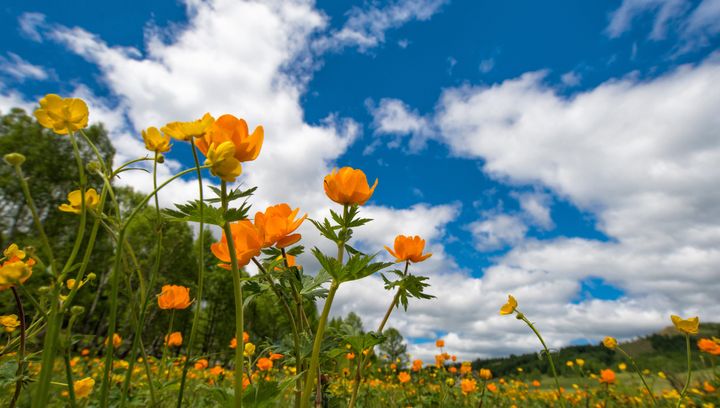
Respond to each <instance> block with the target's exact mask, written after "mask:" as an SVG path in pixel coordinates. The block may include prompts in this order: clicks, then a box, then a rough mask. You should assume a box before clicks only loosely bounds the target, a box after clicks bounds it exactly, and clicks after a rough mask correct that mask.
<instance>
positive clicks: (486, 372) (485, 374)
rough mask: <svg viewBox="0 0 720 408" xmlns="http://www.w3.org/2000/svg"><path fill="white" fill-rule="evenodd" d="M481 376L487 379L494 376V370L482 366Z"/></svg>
mask: <svg viewBox="0 0 720 408" xmlns="http://www.w3.org/2000/svg"><path fill="white" fill-rule="evenodd" d="M479 376H480V378H481V379H483V380H485V381H487V380H489V379H491V378H492V371H490V369H489V368H481V369H480V374H479Z"/></svg>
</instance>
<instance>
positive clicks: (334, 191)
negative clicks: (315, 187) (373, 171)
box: [323, 167, 378, 205]
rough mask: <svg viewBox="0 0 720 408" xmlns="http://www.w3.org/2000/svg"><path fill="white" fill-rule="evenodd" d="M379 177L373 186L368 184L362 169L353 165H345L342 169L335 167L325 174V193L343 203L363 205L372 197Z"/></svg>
mask: <svg viewBox="0 0 720 408" xmlns="http://www.w3.org/2000/svg"><path fill="white" fill-rule="evenodd" d="M377 183H378V181H377V179H376V180H375V184H373V186H372V187H370V185H369V184H368V181H367V177H366V176H365V173H363V172H362V170H356V169H353V168H352V167H343V168H342V169H340V170H337V169H334V170H333V171H332V173H330V174H328V175H327V176H325V180H324V184H323V185H324V187H325V194H326V195H327V196H328V198H330V199H331V200H333V201H335V202H336V203H338V204H342V205H354V204H357V205H363V204H365V203H366V202H367V201H368V200H369V199H370V197H372V195H373V192H374V191H375V187H377Z"/></svg>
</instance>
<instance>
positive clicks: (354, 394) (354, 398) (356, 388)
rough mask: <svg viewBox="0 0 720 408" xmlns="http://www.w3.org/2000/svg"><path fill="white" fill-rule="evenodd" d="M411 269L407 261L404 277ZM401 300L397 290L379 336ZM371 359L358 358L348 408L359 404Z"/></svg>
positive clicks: (367, 356) (368, 355)
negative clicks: (366, 366)
mask: <svg viewBox="0 0 720 408" xmlns="http://www.w3.org/2000/svg"><path fill="white" fill-rule="evenodd" d="M409 267H410V261H405V271H404V272H403V276H407V272H408V268H409ZM399 299H400V289H398V290H397V292H396V293H395V296H394V297H393V300H392V302H390V306H389V307H388V309H387V311H386V312H385V316H384V317H383V319H382V321H381V322H380V326H378V329H377V334H382V331H383V329H384V328H385V324H386V323H387V321H388V319H389V318H390V314H391V313H392V311H393V309H394V308H395V306H396V305H397V303H398V300H399ZM369 359H370V353H368V354H367V355H363V357H362V358H360V357H359V356H358V360H362V364H358V366H357V368H356V370H357V371H356V372H355V383H354V384H353V390H352V394H351V396H350V403H349V404H348V408H353V407H355V403H356V402H357V394H358V391H359V390H360V386H361V382H362V375H363V373H362V370H363V367H365V364H367V361H368V360H369Z"/></svg>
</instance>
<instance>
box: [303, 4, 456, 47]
mask: <svg viewBox="0 0 720 408" xmlns="http://www.w3.org/2000/svg"><path fill="white" fill-rule="evenodd" d="M445 3H447V0H393V1H390V2H387V3H385V4H383V5H382V6H379V5H376V3H374V2H373V3H368V4H367V7H353V8H352V9H351V10H350V11H349V12H348V13H347V14H348V19H347V21H345V24H344V25H343V26H342V28H340V29H339V30H336V31H333V32H331V33H330V34H328V35H327V36H322V37H320V38H319V39H317V40H316V42H315V43H314V47H315V48H317V49H318V50H319V51H321V52H322V51H325V50H328V49H334V50H337V49H341V48H344V47H357V48H358V49H359V50H360V51H361V52H364V51H366V50H368V49H370V48H374V47H377V46H378V45H380V44H383V43H384V42H385V32H386V31H388V30H389V29H393V28H397V27H400V26H402V25H403V24H406V23H408V22H410V21H415V20H417V21H426V20H429V19H430V18H431V17H432V16H433V15H434V14H435V13H437V12H439V11H440V9H441V8H442V6H443V5H444V4H445ZM401 47H402V45H401ZM403 48H405V47H403Z"/></svg>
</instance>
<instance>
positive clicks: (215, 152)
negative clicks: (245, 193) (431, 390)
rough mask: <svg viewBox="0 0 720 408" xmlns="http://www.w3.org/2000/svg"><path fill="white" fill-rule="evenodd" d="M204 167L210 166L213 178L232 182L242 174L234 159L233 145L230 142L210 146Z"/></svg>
mask: <svg viewBox="0 0 720 408" xmlns="http://www.w3.org/2000/svg"><path fill="white" fill-rule="evenodd" d="M205 165H206V166H210V172H211V173H212V174H213V176H217V177H220V179H222V180H225V181H229V182H233V181H235V178H236V177H237V176H239V175H240V173H242V164H240V162H239V161H238V159H236V158H235V145H234V144H233V143H232V142H223V143H221V144H220V146H216V145H215V143H213V144H211V145H210V149H208V152H207V159H205Z"/></svg>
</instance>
